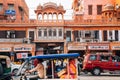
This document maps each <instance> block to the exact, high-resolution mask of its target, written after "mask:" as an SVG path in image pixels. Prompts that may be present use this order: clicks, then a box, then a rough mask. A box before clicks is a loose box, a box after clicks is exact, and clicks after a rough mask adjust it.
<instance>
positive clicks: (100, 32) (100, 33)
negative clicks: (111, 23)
mask: <svg viewBox="0 0 120 80" xmlns="http://www.w3.org/2000/svg"><path fill="white" fill-rule="evenodd" d="M102 37H103V35H102V30H100V31H99V40H100V42H102V40H103V39H102Z"/></svg>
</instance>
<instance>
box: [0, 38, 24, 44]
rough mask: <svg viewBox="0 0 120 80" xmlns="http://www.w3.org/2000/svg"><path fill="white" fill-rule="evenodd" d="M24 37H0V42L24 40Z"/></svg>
mask: <svg viewBox="0 0 120 80" xmlns="http://www.w3.org/2000/svg"><path fill="white" fill-rule="evenodd" d="M23 41H24V39H23V38H17V39H16V38H15V39H5V38H0V42H21V43H22V42H23Z"/></svg>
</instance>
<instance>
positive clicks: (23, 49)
mask: <svg viewBox="0 0 120 80" xmlns="http://www.w3.org/2000/svg"><path fill="white" fill-rule="evenodd" d="M14 51H32V47H14Z"/></svg>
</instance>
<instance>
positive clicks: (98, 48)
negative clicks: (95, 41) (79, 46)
mask: <svg viewBox="0 0 120 80" xmlns="http://www.w3.org/2000/svg"><path fill="white" fill-rule="evenodd" d="M88 49H89V50H109V45H90V46H88Z"/></svg>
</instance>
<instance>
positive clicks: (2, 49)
mask: <svg viewBox="0 0 120 80" xmlns="http://www.w3.org/2000/svg"><path fill="white" fill-rule="evenodd" d="M11 52H12V45H10V44H9V45H8V44H0V55H5V56H9V57H10V58H11V59H12V57H11V55H12V54H11Z"/></svg>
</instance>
